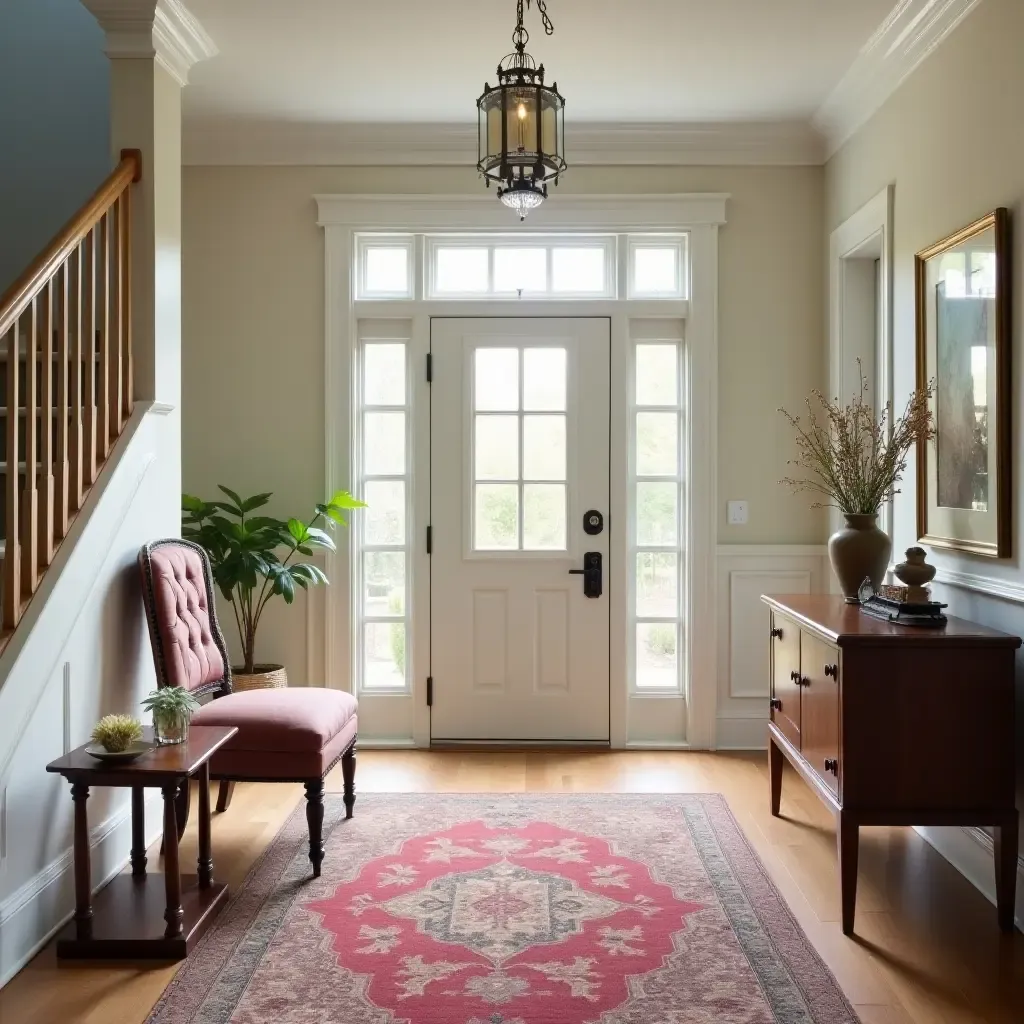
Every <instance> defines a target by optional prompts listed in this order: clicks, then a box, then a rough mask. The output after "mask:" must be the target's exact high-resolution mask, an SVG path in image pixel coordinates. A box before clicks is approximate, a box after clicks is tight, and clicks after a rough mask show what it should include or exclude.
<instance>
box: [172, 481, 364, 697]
mask: <svg viewBox="0 0 1024 1024" xmlns="http://www.w3.org/2000/svg"><path fill="white" fill-rule="evenodd" d="M218 486H219V485H218ZM220 491H221V492H222V493H223V494H224V496H225V499H226V500H222V499H221V500H216V501H203V500H202V499H201V498H196V497H193V496H192V495H190V494H186V495H183V497H182V511H183V513H184V517H183V524H182V536H183V537H185V538H186V539H187V540H191V541H195V543H197V544H199V545H200V547H202V548H203V549H204V550H205V551H206V553H207V555H209V557H210V566H211V569H212V571H213V579H214V583H215V584H216V585H217V587H218V589H219V590H220V592H221V593H222V594H223V595H224V597H225V598H226V600H227V601H228V602H229V603H230V604H231V610H232V612H233V613H234V616H235V625H236V626H237V628H238V638H239V641H240V643H241V650H242V664H241V665H240V666H237V667H236V668H235V670H234V674H235V685H236V687H237V688H238V689H243V690H244V689H254V688H258V687H266V686H284V685H287V676H286V675H285V670H284V667H283V666H281V665H260V664H258V663H257V661H256V631H257V629H258V628H259V624H260V619H261V617H262V615H263V612H264V609H265V608H266V607H267V604H268V602H269V601H270V600H271V598H274V597H282V598H284V600H285V603H286V604H291V603H292V601H294V600H295V592H296V590H297V589H300V588H301V589H303V590H305V589H306V588H307V587H310V586H316V585H317V584H318V583H327V582H328V580H327V576H326V575H325V573H324V572H323V570H322V569H321V568H320V567H319V566H317V565H315V564H313V563H312V562H302V561H297V560H296V559H297V556H299V555H302V556H305V557H309V556H310V555H312V554H313V552H314V549H316V548H324V549H327V550H329V551H333V550H335V544H334V539H333V538H332V537H331V535H330V533H329V532H328V531H329V530H333V529H334V528H335V527H337V526H344V525H346V520H345V512H347V511H348V510H350V509H354V508H363V507H365V506H364V505H363V502H361V501H358V500H357V499H355V498H353V497H352V495H351V494H349V493H348V491H337V492H335V494H333V495H332V496H331V498H330V500H329V501H327V502H324V503H323V504H319V505H317V506H316V508H315V509H314V515H313V518H312V519H311V520H310V521H309V522H308V523H305V522H303V521H302V520H301V519H295V518H291V519H275V518H273V517H271V516H266V515H258V514H256V515H254V514H253V513H256V512H257V510H258V509H261V508H263V507H264V506H265V505H266V504H267V503H268V502H269V501H270V498H271V497H272V495H271V493H270V492H267V493H265V494H256V495H253V496H252V497H250V498H242V497H241V496H240V495H239V494H237V493H236V492H235V491H232V490H230V489H229V488H227V487H223V486H220ZM324 527H326V529H324Z"/></svg>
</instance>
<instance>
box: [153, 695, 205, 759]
mask: <svg viewBox="0 0 1024 1024" xmlns="http://www.w3.org/2000/svg"><path fill="white" fill-rule="evenodd" d="M142 706H143V707H144V708H145V709H146V710H147V711H152V712H153V735H154V738H155V739H156V741H157V743H158V744H160V745H161V746H165V745H167V744H170V743H184V742H185V741H186V740H187V739H188V725H189V721H190V720H191V718H192V712H193V711H195V710H196V709H197V708H198V707H199V701H198V700H196V698H195V697H194V696H193V695H192V694H191V693H190V692H189V691H188V690H186V689H185V687H184V686H162V687H160V689H159V690H154V691H153V692H152V693H151V694H150V695H149V696H148V697H147V698H146V699H145V700H144V701H143V702H142Z"/></svg>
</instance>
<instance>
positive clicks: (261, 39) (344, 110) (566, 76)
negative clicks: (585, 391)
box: [184, 0, 896, 124]
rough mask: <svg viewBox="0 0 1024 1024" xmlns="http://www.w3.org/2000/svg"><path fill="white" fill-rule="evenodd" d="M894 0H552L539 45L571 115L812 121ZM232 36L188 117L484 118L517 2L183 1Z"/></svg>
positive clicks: (203, 79)
mask: <svg viewBox="0 0 1024 1024" xmlns="http://www.w3.org/2000/svg"><path fill="white" fill-rule="evenodd" d="M895 2H896V0H628V2H625V0H548V10H549V14H550V15H551V18H552V20H553V22H554V25H555V34H554V35H553V36H552V37H550V38H548V37H546V36H545V35H544V32H543V29H542V27H541V24H540V19H539V16H538V14H537V11H536V9H535V8H534V9H531V10H530V11H528V12H527V15H526V25H527V28H528V29H529V31H530V34H531V43H530V50H531V52H533V54H534V56H535V57H536V58H537V59H538V61H542V62H543V63H544V64H545V65H546V66H547V68H548V72H549V80H550V79H555V80H557V82H558V86H559V89H560V90H561V91H562V92H563V93H564V94H565V96H566V97H567V102H566V116H567V120H571V121H575V122H592V123H613V122H614V123H623V122H626V123H628V122H634V121H643V122H646V123H652V122H661V123H665V124H670V123H693V122H702V121H716V122H723V121H724V122H731V121H746V122H749V121H806V120H808V119H810V118H811V116H812V115H813V114H814V112H815V111H816V110H817V109H818V108H819V107H820V106H821V104H822V103H823V102H824V100H825V99H826V97H827V96H828V95H829V94H830V92H831V91H832V90H833V88H834V87H835V86H836V84H837V83H838V82H839V80H840V78H841V77H842V76H843V73H844V72H845V71H846V69H847V68H848V67H849V66H850V65H851V63H852V62H853V61H854V59H855V58H856V56H857V54H858V52H859V51H860V49H861V47H862V46H864V44H865V43H866V42H867V41H868V39H869V38H870V37H871V36H872V34H873V33H874V31H875V30H876V29H877V28H878V26H879V25H880V24H881V23H882V21H883V20H884V19H885V18H886V16H887V15H888V14H889V12H890V10H891V9H892V8H893V5H894V3H895ZM187 5H188V7H189V9H190V10H191V11H192V12H193V13H194V14H195V16H196V17H197V18H198V19H199V21H200V22H201V23H202V25H203V27H204V28H205V29H206V31H207V32H208V33H209V34H210V36H212V38H213V40H214V41H215V42H216V44H217V46H218V47H219V49H220V54H219V55H218V56H216V57H214V58H213V59H212V60H208V61H204V62H202V63H201V64H198V65H197V66H196V67H194V68H193V69H192V71H191V74H190V84H189V87H188V88H187V89H186V90H185V94H184V100H185V114H186V117H187V118H189V119H193V120H196V119H202V120H206V119H214V120H221V119H232V120H236V119H258V120H268V121H277V122H295V123H313V124H339V123H352V124H360V123H364V124H365V123H382V122H419V123H426V124H439V123H449V124H452V123H458V122H462V123H465V122H472V121H473V119H474V117H475V110H474V100H475V99H476V97H477V95H478V94H479V92H480V91H481V89H482V86H483V84H484V81H485V80H491V81H493V80H494V70H495V66H496V64H497V62H498V60H499V59H500V58H501V57H502V56H503V55H504V54H505V53H506V52H507V51H508V50H510V49H511V41H510V37H511V32H512V29H513V27H514V25H515V3H514V0H473V2H470V0H362V2H356V0H287V2H283V0H187Z"/></svg>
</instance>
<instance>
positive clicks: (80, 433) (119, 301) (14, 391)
mask: <svg viewBox="0 0 1024 1024" xmlns="http://www.w3.org/2000/svg"><path fill="white" fill-rule="evenodd" d="M141 174H142V156H141V153H140V152H139V151H138V150H123V151H122V153H121V162H120V163H119V164H118V165H117V167H116V168H115V170H114V172H113V173H112V174H111V175H110V177H109V178H107V180H106V181H105V182H104V183H103V184H102V185H101V186H100V188H99V189H98V190H97V191H96V193H95V195H93V197H92V198H91V199H90V200H89V201H88V202H87V203H86V204H85V206H83V207H82V209H81V210H80V211H79V212H78V213H77V214H76V215H75V216H74V217H73V218H72V219H71V220H70V221H69V222H68V223H67V224H66V225H65V226H64V228H62V229H61V231H60V232H59V233H58V234H57V236H56V237H55V238H54V239H53V241H52V242H50V244H49V245H48V246H47V247H46V249H45V250H44V251H43V252H42V253H41V254H40V256H39V257H38V258H37V259H36V261H35V262H34V263H33V264H32V265H31V266H30V267H29V268H28V270H26V271H25V273H24V274H22V276H21V277H20V278H19V279H18V280H17V281H15V282H14V284H13V285H12V286H11V287H10V288H9V289H8V290H7V292H6V293H5V294H4V295H3V297H2V298H0V377H5V378H6V379H5V380H4V382H3V390H2V392H0V395H5V396H6V398H5V400H4V404H3V405H2V406H0V422H2V423H3V428H4V431H5V443H4V452H3V459H4V461H3V463H2V464H0V469H2V471H3V474H2V475H3V500H2V506H0V514H2V516H3V530H2V535H3V539H4V555H3V570H2V583H3V590H2V596H0V643H2V641H3V639H5V635H9V633H10V632H11V631H12V630H13V629H14V628H15V627H16V626H17V625H18V622H19V620H20V619H21V616H22V613H23V612H24V609H25V606H26V605H27V603H28V601H29V599H30V598H31V597H32V595H33V594H34V593H35V591H36V589H37V587H38V586H39V582H40V580H41V578H42V574H43V573H44V572H45V570H46V568H47V566H49V565H50V563H51V562H52V561H53V556H54V553H55V552H56V550H57V548H58V547H59V546H60V543H61V541H62V540H63V539H64V538H65V537H66V536H67V533H68V529H69V528H70V526H71V523H72V522H73V521H74V517H75V515H76V513H77V512H78V511H79V510H80V509H81V508H82V504H83V503H84V501H85V497H86V495H87V494H88V492H89V489H90V487H92V485H93V484H94V483H95V482H96V478H97V476H98V474H99V472H100V470H101V469H102V467H103V464H104V462H105V461H106V460H107V458H108V456H109V455H110V451H111V449H112V447H113V445H114V442H115V441H116V440H117V438H118V436H119V435H120V433H121V431H122V430H123V429H124V426H125V423H126V422H127V421H128V418H129V417H130V416H131V413H132V407H133V395H132V327H131V324H132V315H131V237H132V234H131V196H132V188H131V187H132V184H133V183H135V182H137V181H139V180H140V178H141Z"/></svg>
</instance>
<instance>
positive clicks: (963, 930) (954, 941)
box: [0, 751, 1024, 1024]
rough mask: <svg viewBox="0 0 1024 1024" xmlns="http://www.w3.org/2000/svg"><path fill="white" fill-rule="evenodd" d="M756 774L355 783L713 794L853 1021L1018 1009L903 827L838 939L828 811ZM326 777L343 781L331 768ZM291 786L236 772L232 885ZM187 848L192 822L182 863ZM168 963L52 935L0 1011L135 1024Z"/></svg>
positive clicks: (604, 757) (1021, 940) (565, 768)
mask: <svg viewBox="0 0 1024 1024" xmlns="http://www.w3.org/2000/svg"><path fill="white" fill-rule="evenodd" d="M767 772H768V766H767V756H766V755H756V754H750V755H747V754H736V755H729V754H697V753H632V752H631V753H591V752H586V753H577V752H572V751H557V752H544V751H538V752H533V751H531V752H523V753H520V752H515V753H462V752H445V753H440V752H414V751H364V752H361V753H360V755H359V771H358V775H357V779H356V784H357V788H358V792H361V793H368V792H374V791H375V792H431V791H440V792H444V791H448V792H458V791H462V792H480V791H487V792H508V793H522V792H570V793H571V792H609V793H614V792H616V791H618V792H719V793H724V794H725V796H726V797H727V799H728V801H729V804H730V806H731V807H732V810H733V813H734V814H735V815H736V817H737V819H738V820H739V822H740V825H741V826H742V828H743V830H744V832H746V834H747V836H748V837H749V839H750V840H751V842H752V844H753V846H754V847H755V849H756V850H757V852H758V854H759V855H760V857H761V859H762V861H763V862H764V864H765V866H766V867H767V868H768V870H769V872H770V873H771V875H772V877H773V878H774V880H775V882H776V884H777V885H778V887H779V889H780V890H781V892H782V893H783V895H784V896H785V898H786V900H787V902H788V903H789V906H790V907H791V908H792V910H793V913H794V914H795V915H796V917H797V919H798V921H799V922H800V924H801V926H802V927H803V929H804V931H805V932H806V933H807V935H808V936H809V937H810V939H811V941H812V943H813V944H814V946H815V948H816V949H817V950H818V952H819V953H820V954H821V956H822V957H823V958H824V960H825V961H826V963H828V965H829V967H830V968H831V969H832V971H833V972H834V973H835V975H836V977H837V978H838V979H839V984H840V985H841V986H842V988H843V991H844V992H846V994H847V996H848V997H849V999H850V1000H851V1002H853V1003H854V1005H855V1006H856V1008H857V1011H858V1013H859V1014H860V1016H861V1019H862V1021H864V1024H906V1022H908V1021H914V1022H921V1024H924V1022H927V1024H965V1022H985V1024H1003V1022H1005V1024H1011V1022H1012V1024H1021V1021H1024V935H1021V934H1020V933H1019V932H1018V933H1016V934H1014V935H1013V936H1008V935H1004V934H1002V933H1000V932H999V930H998V928H997V927H996V914H995V908H994V907H993V906H991V904H989V903H988V901H987V900H985V898H984V897H982V896H981V895H980V894H979V893H978V892H977V891H976V890H975V889H974V888H973V887H972V886H971V885H970V883H968V882H967V881H966V880H965V879H964V878H963V877H961V876H960V875H959V874H958V873H957V872H956V871H955V870H954V869H953V868H952V867H950V866H949V864H948V863H947V862H946V861H945V860H944V859H943V858H942V857H941V856H940V855H939V854H937V853H936V852H935V851H934V850H933V849H932V848H931V847H930V846H928V844H927V843H925V841H924V840H923V839H921V838H920V837H919V836H918V835H917V834H916V833H914V832H913V831H911V830H909V829H887V828H865V829H862V830H861V836H862V838H861V858H860V888H859V898H858V903H857V933H856V936H855V937H854V938H853V939H846V938H844V937H843V935H842V932H841V930H840V926H839V886H838V881H837V878H836V853H835V834H834V831H833V826H832V820H831V818H830V817H829V815H828V814H827V813H826V812H825V810H824V808H823V807H822V805H821V804H820V803H819V802H818V800H817V799H815V797H814V796H812V794H811V793H810V792H809V791H808V790H807V789H806V788H805V786H804V785H803V783H802V782H801V781H800V780H799V778H798V777H797V776H796V774H795V773H794V772H792V771H787V772H786V776H785V781H784V784H783V794H782V814H783V816H784V817H783V818H782V819H776V818H772V817H771V815H770V814H769V809H768V777H767ZM328 789H329V790H330V791H332V792H340V791H341V774H340V769H339V770H337V771H336V772H334V773H332V775H331V776H330V777H329V778H328ZM301 797H302V787H301V786H268V785H256V784H248V785H242V784H240V785H239V786H238V787H237V788H236V791H235V797H234V801H233V802H232V805H231V808H230V809H229V811H228V812H227V813H226V814H222V815H215V816H214V824H213V847H214V863H215V871H216V875H217V877H218V878H222V879H225V880H227V881H228V882H229V883H230V884H232V885H237V884H238V883H239V882H240V881H241V880H242V878H243V877H244V875H245V873H246V871H247V869H248V867H249V865H250V864H251V863H252V861H253V859H254V858H255V857H256V856H257V855H258V854H259V852H260V851H261V850H262V849H263V848H264V846H265V845H266V844H267V843H268V842H269V841H270V839H272V838H273V836H274V835H275V833H276V832H277V830H278V828H279V826H280V824H281V822H282V821H283V820H284V818H285V817H286V816H287V814H288V813H289V812H290V811H291V810H292V808H293V807H295V806H296V805H297V804H298V802H299V800H300V799H301ZM610 799H613V798H610ZM364 806H365V805H364ZM360 811H361V808H360V805H359V803H358V801H357V803H356V814H357V815H358V814H359V813H360ZM195 851H196V837H195V831H194V823H193V825H190V828H189V832H188V834H187V835H186V837H185V840H184V842H183V844H182V862H183V863H186V862H187V860H191V859H193V858H194V857H195ZM155 856H156V851H155V850H154V851H151V857H154V858H155ZM150 863H151V864H152V863H153V860H151V861H150ZM175 970H176V967H174V966H171V967H155V968H154V967H152V966H141V965H123V966H116V967H111V966H90V965H87V964H86V965H81V964H79V965H74V966H71V965H68V966H65V965H60V966H58V965H57V963H56V961H55V959H54V954H53V948H52V944H51V945H50V946H48V947H47V948H46V949H45V950H43V952H41V953H40V954H39V956H37V957H36V958H35V959H34V960H33V961H32V963H31V964H29V965H28V967H26V968H25V970H24V971H22V972H21V974H20V975H18V977H16V978H15V979H14V980H13V981H12V982H11V983H10V984H9V985H8V986H7V987H6V988H5V989H4V990H3V991H2V992H0V1022H2V1024H141V1022H142V1021H144V1020H145V1018H146V1015H147V1014H148V1013H149V1010H150V1009H151V1007H152V1006H153V1004H154V1003H155V1002H156V1000H157V999H158V998H159V996H160V993H161V991H162V990H163V988H164V986H165V985H166V984H167V982H168V981H169V980H170V979H171V977H172V976H173V974H174V972H175Z"/></svg>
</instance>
